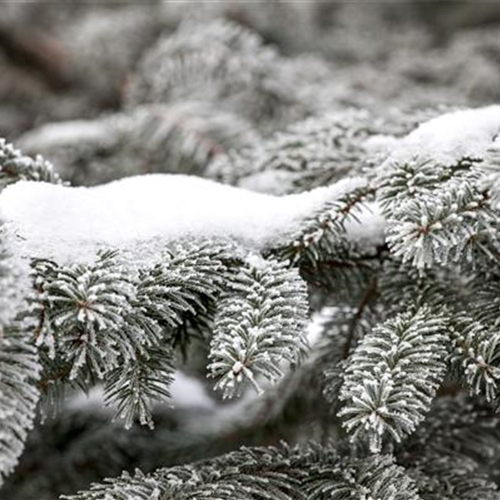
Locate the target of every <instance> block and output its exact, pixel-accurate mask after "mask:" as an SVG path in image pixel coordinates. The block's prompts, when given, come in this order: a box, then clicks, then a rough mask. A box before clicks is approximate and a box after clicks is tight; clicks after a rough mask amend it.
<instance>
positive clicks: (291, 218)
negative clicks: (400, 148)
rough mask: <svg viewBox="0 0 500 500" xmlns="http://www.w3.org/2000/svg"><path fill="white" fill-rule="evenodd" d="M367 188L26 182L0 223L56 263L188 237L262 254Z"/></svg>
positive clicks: (155, 178) (350, 184)
mask: <svg viewBox="0 0 500 500" xmlns="http://www.w3.org/2000/svg"><path fill="white" fill-rule="evenodd" d="M365 183H366V181H365V180H363V179H361V178H350V179H345V180H343V181H340V182H337V183H336V184H334V185H331V186H328V187H320V188H317V189H314V190H312V191H308V192H305V193H300V194H294V195H289V196H281V197H280V196H273V195H269V194H263V193H256V192H252V191H247V190H244V189H240V188H235V187H232V186H227V185H223V184H218V183H216V182H213V181H210V180H206V179H201V178H199V177H193V176H186V175H172V174H151V175H144V176H137V177H128V178H125V179H122V180H119V181H115V182H111V183H109V184H103V185H100V186H96V187H68V186H61V185H54V184H47V183H42V182H31V181H21V182H17V183H16V184H13V185H11V186H9V187H7V188H6V189H5V190H4V191H3V192H2V194H1V195H0V218H1V219H2V220H4V221H5V222H6V224H7V225H8V226H9V227H10V228H11V230H13V231H14V233H15V234H16V235H17V238H18V240H19V241H20V244H21V249H20V251H21V252H22V253H23V255H25V256H26V257H32V258H33V257H38V258H51V259H54V260H56V261H58V262H65V261H71V262H78V261H85V260H88V259H89V258H90V259H92V258H93V256H94V255H95V253H96V251H97V250H98V249H100V248H122V249H133V248H134V247H137V245H138V244H139V243H144V242H150V241H158V240H159V241H161V242H162V243H165V242H172V241H176V240H182V239H185V238H210V237H213V238H218V239H227V240H236V241H238V242H240V243H242V244H244V245H245V246H247V247H248V248H249V249H254V250H257V251H259V250H261V249H263V248H268V247H271V246H273V245H276V244H279V243H281V242H284V241H287V239H288V238H289V237H290V235H291V234H293V233H294V232H295V231H297V230H298V228H299V227H300V223H301V221H302V220H303V219H304V218H306V217H308V216H310V215H311V214H312V213H314V212H315V211H317V210H319V209H320V208H321V207H322V206H323V205H324V204H325V203H326V202H328V201H334V200H335V199H337V198H338V197H340V196H342V195H344V194H345V193H346V192H348V191H351V190H352V189H354V188H357V187H361V186H363V185H365ZM140 251H141V252H142V251H143V249H142V248H141V249H140Z"/></svg>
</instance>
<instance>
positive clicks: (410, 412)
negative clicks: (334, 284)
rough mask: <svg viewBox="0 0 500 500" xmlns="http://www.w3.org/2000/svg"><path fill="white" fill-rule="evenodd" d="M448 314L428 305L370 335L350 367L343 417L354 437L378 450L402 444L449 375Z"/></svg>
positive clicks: (345, 379)
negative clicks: (391, 443)
mask: <svg viewBox="0 0 500 500" xmlns="http://www.w3.org/2000/svg"><path fill="white" fill-rule="evenodd" d="M445 329H446V321H445V318H444V317H443V316H442V315H441V316H440V315H439V314H436V313H435V312H433V311H432V310H431V309H429V308H427V307H422V308H420V309H419V310H418V311H417V312H416V313H415V314H413V315H412V314H409V313H406V314H402V315H399V316H397V317H396V318H394V319H390V320H388V321H386V322H385V323H383V324H382V325H381V326H379V327H378V328H376V329H375V330H374V331H373V332H372V333H370V334H369V335H367V336H366V337H365V338H364V339H363V341H362V342H361V343H360V345H359V346H358V347H357V348H356V350H355V351H354V353H353V355H352V356H351V358H350V359H349V362H348V364H347V367H346V371H345V376H344V384H343V386H342V389H341V395H340V398H341V400H343V401H344V407H343V408H342V409H341V411H340V412H339V416H340V417H342V418H343V419H344V426H345V428H346V429H347V430H348V431H349V432H350V433H351V436H352V439H353V440H355V439H361V440H367V441H368V442H369V443H370V447H371V449H372V450H373V451H377V450H380V449H381V446H382V443H383V441H384V440H385V439H386V438H387V437H390V438H391V439H393V440H395V441H396V442H400V441H401V440H402V439H403V438H404V437H405V436H407V435H408V434H410V433H411V432H413V431H414V430H415V428H416V426H417V424H418V423H420V422H421V421H422V419H423V418H424V416H425V414H426V413H427V412H428V411H429V408H430V405H431V402H432V399H433V398H434V396H435V394H436V391H437V389H438V387H439V385H440V383H441V381H442V379H443V377H444V372H445V369H446V357H447V348H446V344H447V337H446V333H445V332H446V330H445Z"/></svg>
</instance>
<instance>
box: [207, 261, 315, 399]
mask: <svg viewBox="0 0 500 500" xmlns="http://www.w3.org/2000/svg"><path fill="white" fill-rule="evenodd" d="M232 287H233V290H234V291H233V293H231V294H230V295H229V296H227V297H226V298H224V300H222V301H221V303H220V304H219V311H218V314H217V316H216V318H215V324H214V336H213V339H212V342H211V346H210V358H211V364H210V366H209V370H210V371H211V376H213V377H217V378H218V379H219V380H218V382H217V384H216V387H217V388H220V389H221V390H222V391H223V394H224V396H225V397H232V396H233V395H235V394H238V393H241V391H242V388H243V387H244V382H250V383H251V384H252V385H253V386H254V387H255V389H256V390H257V391H258V392H261V390H262V389H261V386H260V383H259V380H258V377H259V376H262V377H264V378H266V379H268V380H270V381H274V380H276V379H278V378H281V377H282V376H283V371H282V368H281V367H280V365H281V363H283V362H289V363H292V365H294V364H296V363H297V362H298V361H299V360H300V359H301V357H302V355H303V354H304V351H305V349H306V346H307V344H306V341H305V337H304V335H305V326H306V317H307V296H306V286H305V283H304V282H303V281H302V280H301V279H300V277H299V275H298V272H297V270H296V269H289V268H288V266H287V265H286V263H280V262H278V261H275V260H272V261H264V260H259V261H257V262H255V263H250V265H248V266H246V267H243V268H242V269H241V270H240V272H239V274H238V275H237V276H236V277H235V281H234V283H233V284H232Z"/></svg>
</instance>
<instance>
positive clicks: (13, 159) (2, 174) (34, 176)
mask: <svg viewBox="0 0 500 500" xmlns="http://www.w3.org/2000/svg"><path fill="white" fill-rule="evenodd" d="M18 180H30V181H41V182H51V183H54V184H59V183H60V182H61V180H60V179H59V176H58V175H57V174H56V173H55V172H54V169H53V166H52V164H51V163H49V162H48V161H46V160H44V159H43V158H42V157H41V156H37V157H36V158H35V159H33V158H30V157H29V156H23V155H22V153H21V152H20V151H19V150H17V149H15V148H14V146H13V145H12V144H9V143H7V142H6V141H5V139H1V138H0V189H4V188H5V187H7V186H8V185H9V184H12V183H14V182H17V181H18Z"/></svg>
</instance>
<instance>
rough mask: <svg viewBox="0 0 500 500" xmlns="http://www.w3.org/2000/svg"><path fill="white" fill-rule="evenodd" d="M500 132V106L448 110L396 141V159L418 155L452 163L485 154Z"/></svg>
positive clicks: (393, 157)
mask: <svg viewBox="0 0 500 500" xmlns="http://www.w3.org/2000/svg"><path fill="white" fill-rule="evenodd" d="M499 133H500V105H494V106H487V107H483V108H477V109H467V110H463V111H454V112H452V113H446V114H444V115H441V116H438V117H437V118H433V119H432V120H429V121H427V122H425V123H423V124H421V125H420V126H419V127H417V128H416V129H415V130H413V131H412V132H411V133H410V134H408V135H407V136H406V137H404V138H402V139H400V140H398V141H395V142H394V149H393V154H392V160H400V159H405V158H410V157H412V156H417V155H418V156H420V157H422V156H423V157H429V158H433V159H434V160H438V161H442V162H443V163H452V162H454V161H456V160H458V159H460V158H463V157H482V156H484V154H485V153H486V151H487V149H488V148H489V147H490V146H491V144H492V142H493V141H494V140H495V139H496V137H497V136H498V134H499ZM389 144H390V143H388V142H387V141H386V145H389Z"/></svg>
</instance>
